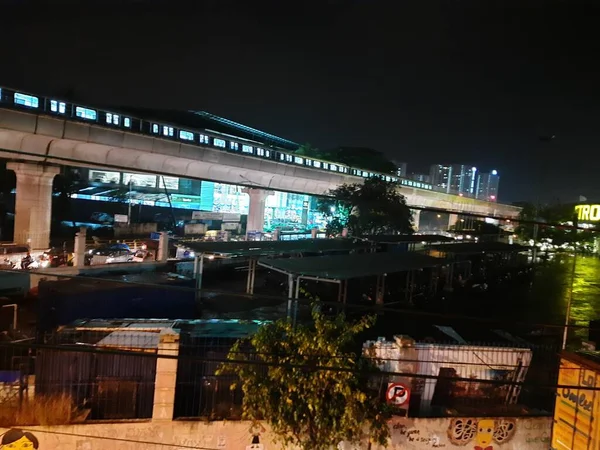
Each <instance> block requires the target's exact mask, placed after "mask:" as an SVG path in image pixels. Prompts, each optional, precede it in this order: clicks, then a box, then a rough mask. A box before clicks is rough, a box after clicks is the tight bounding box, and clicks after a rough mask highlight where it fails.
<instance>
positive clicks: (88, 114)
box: [75, 106, 97, 120]
mask: <svg viewBox="0 0 600 450" xmlns="http://www.w3.org/2000/svg"><path fill="white" fill-rule="evenodd" d="M75 115H76V116H77V117H79V118H81V119H86V120H96V116H97V114H96V110H94V109H89V108H83V107H81V106H76V107H75Z"/></svg>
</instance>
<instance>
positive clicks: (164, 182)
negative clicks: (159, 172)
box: [158, 176, 179, 191]
mask: <svg viewBox="0 0 600 450" xmlns="http://www.w3.org/2000/svg"><path fill="white" fill-rule="evenodd" d="M165 186H166V187H167V189H168V190H169V191H178V190H179V178H177V177H163V176H159V177H158V187H159V188H160V189H164V188H165Z"/></svg>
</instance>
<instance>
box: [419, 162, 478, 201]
mask: <svg viewBox="0 0 600 450" xmlns="http://www.w3.org/2000/svg"><path fill="white" fill-rule="evenodd" d="M476 174H477V168H476V167H473V166H466V165H463V164H434V165H432V166H431V168H430V170H429V177H430V180H431V184H433V185H434V186H436V187H438V188H442V189H443V190H445V191H446V192H449V193H454V194H459V195H465V196H475V188H476Z"/></svg>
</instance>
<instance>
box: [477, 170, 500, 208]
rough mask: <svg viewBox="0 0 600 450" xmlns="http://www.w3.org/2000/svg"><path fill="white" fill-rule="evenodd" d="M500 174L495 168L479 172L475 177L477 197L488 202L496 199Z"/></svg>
mask: <svg viewBox="0 0 600 450" xmlns="http://www.w3.org/2000/svg"><path fill="white" fill-rule="evenodd" d="M499 185H500V175H498V171H497V170H492V171H491V172H484V173H480V174H479V178H478V179H477V198H478V199H480V200H486V201H488V202H495V201H498V187H499Z"/></svg>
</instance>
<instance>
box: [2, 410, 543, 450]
mask: <svg viewBox="0 0 600 450" xmlns="http://www.w3.org/2000/svg"><path fill="white" fill-rule="evenodd" d="M551 427H552V419H551V418H550V417H530V418H501V417H499V418H480V419H477V418H472V417H466V418H463V417H454V418H435V419H413V418H405V417H396V418H394V419H392V420H391V421H390V428H391V430H390V432H391V439H390V442H389V443H388V446H387V447H386V448H385V449H384V448H383V447H369V445H368V444H367V442H363V443H361V444H357V445H351V444H349V443H347V442H342V443H340V444H339V446H338V449H339V450H367V449H368V448H371V449H372V450H429V449H444V450H453V449H454V450H525V449H526V450H548V448H549V447H550V435H551ZM2 433H4V434H2ZM273 438H274V436H273V435H272V434H271V431H270V429H269V427H268V425H266V424H265V423H260V422H249V421H222V422H221V421H215V422H202V421H190V422H188V421H174V422H165V423H156V422H139V423H97V424H92V423H90V424H81V425H72V426H68V427H66V428H65V427H28V428H26V429H10V430H8V429H6V428H5V429H2V430H0V450H35V449H41V450H165V449H166V448H167V447H170V448H172V449H173V450H187V449H190V448H208V449H215V450H269V449H270V448H278V449H280V448H282V446H281V445H280V444H278V443H275V442H274V441H273Z"/></svg>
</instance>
